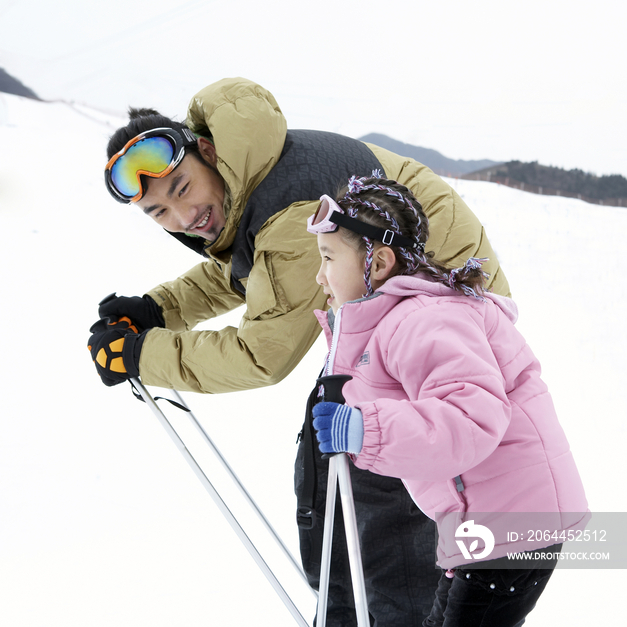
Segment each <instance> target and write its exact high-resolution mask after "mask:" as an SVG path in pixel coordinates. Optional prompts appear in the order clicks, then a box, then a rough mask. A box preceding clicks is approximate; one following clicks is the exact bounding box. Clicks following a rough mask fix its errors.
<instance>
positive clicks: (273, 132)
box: [184, 78, 287, 256]
mask: <svg viewBox="0 0 627 627" xmlns="http://www.w3.org/2000/svg"><path fill="white" fill-rule="evenodd" d="M186 123H187V126H188V127H189V128H190V129H191V130H192V131H193V132H194V133H196V134H198V135H202V136H204V137H208V138H210V139H211V140H212V141H213V143H214V146H215V148H216V154H217V157H218V161H217V165H216V167H217V169H218V172H219V173H220V174H221V175H222V178H223V179H224V183H225V186H226V190H225V192H226V194H225V206H224V210H225V214H226V224H225V226H224V229H223V230H222V232H221V233H220V236H219V237H218V239H217V240H216V241H215V242H213V244H211V245H210V246H209V247H205V246H203V248H205V250H204V252H205V253H210V254H212V255H215V254H216V253H220V252H222V251H225V250H226V249H227V248H229V247H230V246H231V244H232V243H233V239H234V238H235V234H236V232H237V227H238V226H239V223H240V219H241V217H242V213H243V211H244V208H245V206H246V202H247V201H248V198H249V197H250V195H251V193H252V192H253V190H254V189H255V188H256V187H257V185H259V183H260V182H261V181H263V179H264V178H265V177H266V175H267V174H268V172H270V170H272V168H273V167H274V166H275V165H276V163H277V162H278V160H279V158H280V156H281V151H282V150H283V145H284V143H285V137H286V133H287V122H286V120H285V116H284V115H283V113H282V112H281V109H280V107H279V105H278V103H277V101H276V100H275V99H274V96H273V95H272V94H271V93H270V92H269V91H267V90H266V89H264V88H263V87H261V86H260V85H257V84H256V83H253V82H252V81H249V80H247V79H245V78H225V79H223V80H221V81H218V82H217V83H213V84H211V85H209V86H207V87H205V88H204V89H202V90H201V91H199V92H198V93H197V94H196V95H195V96H194V97H193V98H192V100H191V102H190V104H189V108H188V111H187V120H186ZM184 237H185V236H184ZM191 247H192V248H194V249H197V248H198V246H196V247H194V246H191ZM227 256H229V255H227Z"/></svg>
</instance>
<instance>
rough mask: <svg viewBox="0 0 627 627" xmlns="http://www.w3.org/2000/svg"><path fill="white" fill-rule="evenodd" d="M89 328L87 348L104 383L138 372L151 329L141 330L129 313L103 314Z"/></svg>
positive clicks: (123, 378) (122, 379) (116, 381)
mask: <svg viewBox="0 0 627 627" xmlns="http://www.w3.org/2000/svg"><path fill="white" fill-rule="evenodd" d="M89 330H90V332H91V334H92V335H91V337H90V338H89V343H88V345H87V348H88V349H89V352H90V353H91V357H92V359H93V360H94V364H95V365H96V370H97V371H98V374H99V375H100V378H101V379H102V382H103V383H104V384H105V385H108V386H112V385H117V384H118V383H122V382H123V381H126V380H127V379H130V378H131V377H138V376H139V356H140V354H141V349H142V344H143V343H144V340H145V339H146V333H148V331H144V332H143V333H141V334H138V333H137V328H136V327H134V326H133V325H132V323H131V321H130V320H129V319H128V318H126V317H123V318H119V319H118V318H115V317H111V318H101V319H100V320H98V322H96V323H95V324H94V325H92V327H91V329H89Z"/></svg>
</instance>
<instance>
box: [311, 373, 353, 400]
mask: <svg viewBox="0 0 627 627" xmlns="http://www.w3.org/2000/svg"><path fill="white" fill-rule="evenodd" d="M352 378H353V377H351V376H350V375H348V374H331V375H328V376H326V377H320V378H319V379H317V380H316V383H318V384H319V385H322V386H323V387H324V400H325V401H327V402H329V403H340V404H341V405H344V403H346V399H345V398H344V395H343V394H342V388H343V387H344V384H345V383H346V382H347V381H350V380H351V379H352Z"/></svg>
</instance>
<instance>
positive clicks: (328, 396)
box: [316, 375, 370, 627]
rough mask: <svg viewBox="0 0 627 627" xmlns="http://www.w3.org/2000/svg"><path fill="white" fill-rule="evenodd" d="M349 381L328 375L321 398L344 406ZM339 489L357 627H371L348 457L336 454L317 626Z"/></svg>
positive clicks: (323, 607) (323, 617)
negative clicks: (338, 488)
mask: <svg viewBox="0 0 627 627" xmlns="http://www.w3.org/2000/svg"><path fill="white" fill-rule="evenodd" d="M350 379H352V377H351V376H348V375H329V376H325V377H320V378H319V379H318V381H317V382H318V383H320V384H322V385H323V386H324V392H325V393H324V398H325V400H326V401H330V402H334V403H345V402H346V401H345V399H344V396H343V395H342V386H343V385H344V383H346V381H349V380H350ZM338 483H339V486H340V499H341V503H342V514H343V516H344V532H345V533H346V546H347V549H348V562H349V566H350V572H351V580H352V583H353V595H354V597H355V611H356V614H357V625H358V627H370V615H369V613H368V598H367V596H366V582H365V580H364V569H363V564H362V561H361V550H360V547H359V533H358V531H357V517H356V515H355V501H354V499H353V487H352V485H351V477H350V469H349V466H348V456H347V455H346V453H337V454H335V455H331V456H330V457H329V474H328V480H327V500H326V506H325V514H324V531H323V536H322V559H321V564H320V595H319V598H318V612H317V619H316V620H317V622H316V624H317V625H318V627H326V621H327V600H328V597H329V579H330V569H331V547H332V542H333V523H334V518H335V500H336V489H337V484H338Z"/></svg>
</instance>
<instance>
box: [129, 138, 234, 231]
mask: <svg viewBox="0 0 627 627" xmlns="http://www.w3.org/2000/svg"><path fill="white" fill-rule="evenodd" d="M198 145H199V148H200V156H201V157H202V160H203V161H204V163H202V162H201V161H200V160H199V159H198V158H197V157H196V156H195V155H193V154H187V155H185V157H184V158H183V160H182V161H181V163H180V164H179V165H178V166H177V168H176V169H175V170H173V171H172V172H170V174H168V175H167V176H165V177H163V178H162V179H155V178H151V179H150V181H149V183H148V191H147V192H146V194H145V195H144V196H143V197H142V198H141V199H140V200H138V201H137V205H138V206H139V207H140V208H141V209H142V211H143V212H144V213H145V214H146V215H149V216H150V217H151V218H152V219H153V220H155V221H156V222H158V223H159V225H160V226H162V227H163V228H164V229H166V230H167V231H171V232H173V233H189V234H193V235H200V236H201V237H203V238H204V239H206V240H208V241H210V242H213V241H215V240H216V239H217V238H218V235H219V234H220V232H221V231H222V229H223V228H224V225H225V224H226V216H225V215H224V206H223V203H224V181H223V180H222V177H221V176H220V175H219V174H218V172H217V171H216V170H214V169H212V168H210V167H209V166H208V165H207V164H209V165H211V166H215V163H216V154H215V149H214V147H213V145H212V144H211V143H210V142H208V141H207V140H202V139H201V140H199V144H198Z"/></svg>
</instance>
